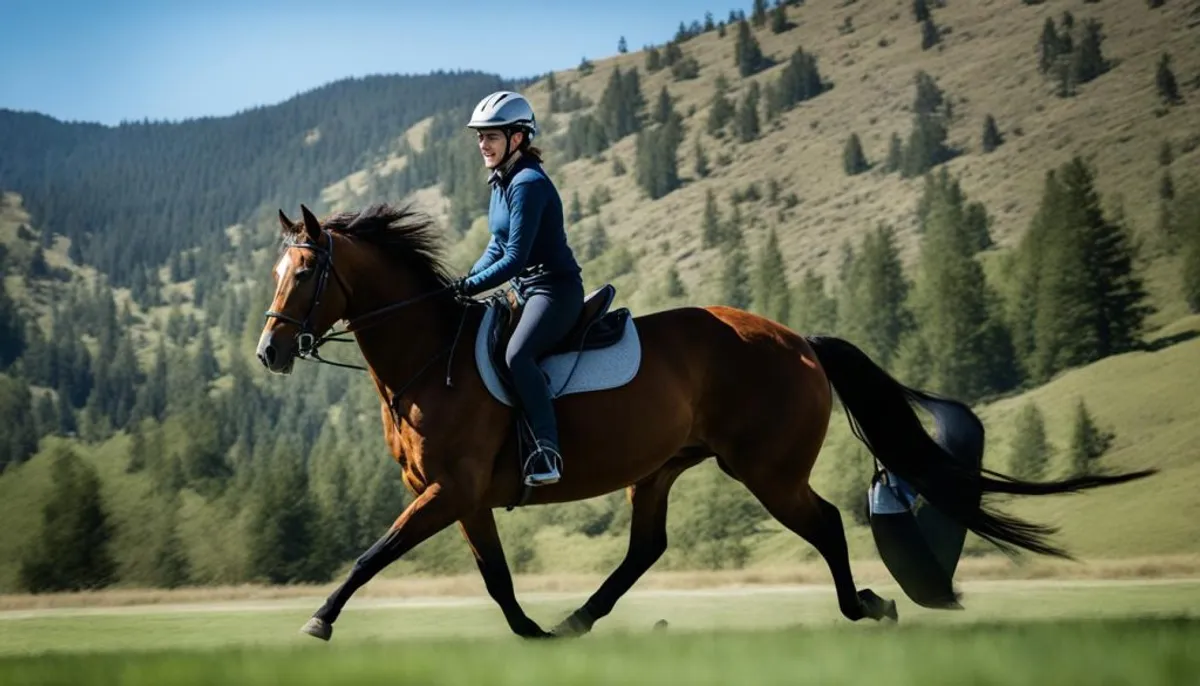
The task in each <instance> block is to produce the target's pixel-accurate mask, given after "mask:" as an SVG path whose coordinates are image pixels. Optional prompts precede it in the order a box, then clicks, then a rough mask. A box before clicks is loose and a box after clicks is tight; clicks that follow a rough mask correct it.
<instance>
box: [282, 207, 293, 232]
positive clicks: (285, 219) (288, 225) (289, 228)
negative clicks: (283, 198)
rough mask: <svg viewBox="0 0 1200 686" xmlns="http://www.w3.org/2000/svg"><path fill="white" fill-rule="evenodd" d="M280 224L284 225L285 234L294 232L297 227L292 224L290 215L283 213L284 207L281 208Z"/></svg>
mask: <svg viewBox="0 0 1200 686" xmlns="http://www.w3.org/2000/svg"><path fill="white" fill-rule="evenodd" d="M279 224H280V225H281V226H282V227H283V232H284V233H285V234H288V233H292V232H294V231H295V230H296V227H295V226H293V225H292V220H291V219H288V216H287V215H286V214H284V213H283V209H282V208H281V209H280V210H279Z"/></svg>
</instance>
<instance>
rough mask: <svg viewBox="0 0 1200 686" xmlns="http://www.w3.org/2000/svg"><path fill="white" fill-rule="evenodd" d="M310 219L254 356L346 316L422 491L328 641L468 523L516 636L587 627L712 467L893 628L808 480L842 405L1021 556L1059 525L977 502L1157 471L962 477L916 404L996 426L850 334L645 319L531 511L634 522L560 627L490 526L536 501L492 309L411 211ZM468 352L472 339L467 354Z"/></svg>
mask: <svg viewBox="0 0 1200 686" xmlns="http://www.w3.org/2000/svg"><path fill="white" fill-rule="evenodd" d="M301 212H302V217H303V219H302V220H301V221H299V222H293V221H292V220H290V219H289V218H288V217H287V216H286V215H285V214H284V213H283V211H282V210H280V212H279V220H280V223H281V226H282V245H281V249H280V253H281V254H280V258H279V261H278V263H277V265H276V267H275V269H274V276H273V278H274V282H275V294H274V298H273V300H272V302H271V306H270V310H268V311H267V313H266V314H267V322H266V324H265V325H264V328H263V331H262V335H261V337H260V339H259V343H258V348H257V354H258V357H259V359H260V360H261V361H262V363H263V365H264V366H265V367H266V368H267V369H268V370H269V371H271V372H275V373H288V372H290V371H291V370H292V367H293V365H294V362H295V360H296V358H297V357H301V358H314V359H317V360H321V358H320V356H319V354H318V353H317V349H318V348H319V347H320V344H321V343H322V342H324V341H325V340H328V339H330V338H331V337H333V336H335V334H327V332H329V331H330V330H331V329H332V327H333V326H334V325H335V324H336V323H337V322H339V321H343V320H344V321H346V322H347V324H346V331H349V332H352V333H353V334H354V337H355V340H356V342H357V344H358V346H359V349H360V351H361V353H362V356H363V359H364V360H365V362H366V364H367V367H365V368H364V369H367V370H368V372H369V374H370V377H371V379H372V380H373V381H374V383H375V386H376V389H377V390H378V393H379V398H380V412H381V417H382V421H383V433H384V438H385V442H386V444H387V446H388V448H389V450H390V452H391V454H392V455H393V456H394V458H395V459H396V461H397V462H398V463H399V465H400V467H401V473H402V478H403V481H404V483H405V485H406V486H407V487H408V488H409V489H410V490H411V491H412V493H413V494H414V496H415V499H414V500H413V501H412V502H411V503H410V504H409V506H408V507H407V508H406V509H405V510H404V511H403V513H401V514H400V516H399V518H398V519H396V520H395V522H394V523H393V524H392V525H391V526H390V528H389V529H388V530H387V532H386V533H385V534H384V535H383V536H382V537H381V538H380V539H379V540H378V541H377V542H375V543H374V544H373V545H372V546H371V547H370V548H369V549H368V550H366V551H365V552H364V553H363V554H362V555H361V556H359V557H358V559H357V560H356V561H355V562H354V564H353V566H352V568H351V570H350V571H349V573H348V576H347V577H346V578H345V579H344V581H343V582H342V583H341V584H340V585H339V586H338V587H337V588H336V590H334V592H333V593H332V594H330V595H329V597H328V598H327V600H326V601H325V603H324V604H323V605H322V606H321V607H320V608H319V609H318V610H317V611H316V612H315V613H314V614H313V616H312V618H311V619H309V620H308V622H307V623H306V624H305V625H304V627H303V628H302V629H301V631H302V632H303V633H307V634H310V635H312V636H316V637H318V638H321V639H324V640H329V639H330V638H331V636H332V632H333V623H334V622H335V621H336V620H337V618H338V616H339V615H340V614H341V612H342V609H343V607H344V606H345V605H346V603H347V601H348V600H349V599H350V597H351V596H352V594H353V593H354V592H355V591H356V590H357V589H358V588H360V587H361V586H362V585H363V584H365V583H367V582H368V581H369V580H370V579H371V578H372V577H373V576H374V575H375V574H376V573H378V572H379V571H380V570H381V569H383V568H384V567H386V566H387V565H388V564H390V563H392V562H393V561H395V560H396V559H398V558H399V557H400V556H402V555H404V554H405V553H406V552H407V551H409V550H411V549H412V548H413V547H414V546H417V545H418V544H420V543H421V542H422V541H424V540H426V539H428V538H429V537H431V536H433V535H434V534H436V533H438V532H439V531H442V530H443V529H445V528H446V527H448V526H451V525H453V524H455V523H457V524H458V526H459V527H460V528H461V532H462V534H463V536H464V537H465V539H466V542H467V544H468V546H469V547H470V549H471V552H472V553H473V554H474V557H475V561H476V563H477V565H478V567H479V572H480V574H481V575H482V577H483V581H484V583H485V585H486V588H487V592H488V594H489V595H490V596H491V597H492V599H493V600H494V601H495V602H496V603H497V605H499V607H500V610H501V611H502V612H503V614H504V618H505V619H506V620H507V622H508V626H509V627H510V628H511V630H512V631H513V632H514V633H515V634H517V635H518V636H522V637H526V638H542V637H549V636H577V635H581V634H584V633H586V632H588V631H590V630H591V629H592V626H593V624H594V623H595V622H596V621H598V620H599V619H601V618H602V617H604V616H606V615H608V614H609V613H610V612H611V611H612V610H613V607H614V605H615V604H616V602H617V600H618V599H619V598H620V597H621V596H622V595H624V594H625V593H626V592H627V591H628V590H629V589H630V588H631V587H632V586H633V585H634V583H635V582H636V581H637V580H638V578H639V577H641V575H642V574H644V573H645V572H646V571H647V570H648V569H649V568H650V567H651V566H652V565H653V564H654V563H655V561H656V560H658V558H659V557H660V556H661V555H662V554H663V552H664V551H665V550H666V547H667V529H666V522H667V496H668V493H669V492H670V490H671V485H672V484H673V483H675V480H676V479H677V478H678V477H679V475H680V474H682V473H683V472H684V471H685V470H687V469H689V468H691V467H694V466H696V465H697V464H700V463H701V462H703V461H704V460H707V459H710V458H711V459H716V461H717V464H718V465H719V467H720V468H721V469H722V470H723V471H724V472H725V473H727V474H729V475H730V476H731V477H733V478H734V479H735V480H737V481H739V482H740V483H741V484H742V485H744V486H745V487H746V488H747V489H749V490H750V492H751V493H752V494H753V495H754V496H755V497H756V498H757V499H758V500H759V501H760V502H761V503H762V505H763V506H764V507H765V508H766V510H767V512H769V513H770V514H771V515H772V516H773V517H775V518H776V519H778V520H779V521H780V522H781V523H782V524H783V525H784V526H786V527H787V528H788V529H790V530H791V531H793V532H795V533H796V534H798V535H799V536H800V537H801V538H803V539H805V540H806V541H808V542H809V543H810V544H812V545H813V546H814V547H815V548H816V549H817V551H818V552H820V554H821V555H822V556H823V557H824V559H825V561H826V563H827V564H828V566H829V571H830V572H831V574H832V577H833V582H834V587H835V592H836V595H837V601H838V607H839V609H840V610H841V612H842V614H843V615H844V616H845V617H846V618H848V619H850V620H860V619H863V618H871V619H875V620H881V619H884V618H890V619H893V620H894V619H897V613H896V606H895V603H894V602H893V601H891V600H886V599H884V598H881V597H879V596H878V595H876V594H875V593H874V592H872V591H871V590H870V589H862V590H858V589H857V588H856V586H855V583H854V578H853V576H852V575H851V570H850V561H849V554H848V552H847V545H846V538H845V533H844V531H843V527H842V521H841V515H840V513H839V511H838V509H837V508H836V507H835V506H834V505H832V504H831V503H829V502H828V501H827V500H825V499H824V498H822V497H821V496H820V495H818V494H817V493H816V492H814V491H813V489H812V487H811V486H810V485H809V476H810V474H811V471H812V468H813V464H814V462H815V461H816V458H817V454H818V452H819V451H820V449H821V446H822V443H823V442H824V440H825V435H826V431H827V428H828V423H829V420H830V416H831V410H832V403H833V394H834V393H835V392H836V394H837V395H838V397H839V398H840V399H841V402H842V404H843V406H844V408H845V409H846V413H847V415H848V416H849V417H850V420H851V422H852V426H853V427H854V429H855V433H856V435H857V436H858V438H859V439H860V440H862V441H863V443H865V444H866V446H867V447H868V448H869V449H870V451H871V453H872V454H873V455H874V457H875V458H876V459H877V460H878V461H879V462H880V463H881V464H882V465H883V466H884V467H885V468H886V469H888V470H890V471H892V472H894V473H895V474H897V475H899V476H900V477H901V478H903V479H904V480H906V481H907V482H908V483H910V484H912V486H913V487H914V488H915V489H916V490H917V491H918V492H919V493H921V494H922V495H923V496H924V497H925V498H926V499H927V500H928V502H929V503H931V504H932V505H933V506H934V507H936V508H938V509H939V510H941V511H942V512H945V513H946V514H947V515H948V516H949V517H950V518H952V519H953V520H955V521H957V522H959V523H960V524H961V525H963V526H965V527H966V528H968V529H969V530H971V531H974V532H975V533H976V534H978V535H979V536H981V537H983V538H985V539H986V540H988V541H990V542H992V543H993V544H995V545H997V546H998V547H1000V548H1001V549H1003V550H1005V551H1008V552H1013V551H1015V549H1016V548H1024V549H1027V550H1030V551H1033V552H1036V553H1040V554H1047V555H1058V556H1063V557H1069V555H1068V554H1067V553H1066V552H1065V551H1063V550H1061V549H1059V548H1057V547H1055V546H1054V545H1052V544H1051V543H1049V542H1048V541H1047V540H1046V539H1047V537H1048V536H1049V535H1050V534H1052V533H1053V532H1054V529H1052V528H1049V527H1045V526H1040V525H1037V524H1032V523H1028V522H1024V521H1021V520H1019V519H1016V518H1014V517H1011V516H1008V515H1005V514H1002V513H998V512H995V511H993V510H991V509H989V508H988V506H987V504H986V503H985V502H984V501H983V499H982V497H983V496H985V495H990V494H1025V495H1039V494H1053V493H1069V492H1074V491H1081V490H1085V489H1090V488H1095V487H1098V486H1103V485H1110V484H1116V483H1121V482H1125V481H1129V480H1132V479H1137V478H1141V477H1144V476H1147V475H1149V474H1151V473H1153V470H1147V471H1141V472H1134V473H1127V474H1119V475H1109V476H1085V477H1080V478H1072V479H1065V480H1061V481H1053V482H1046V483H1034V482H1028V481H1022V480H1018V479H1015V478H1012V477H1008V476H1005V475H1003V474H998V473H996V472H992V471H990V470H985V469H980V468H978V467H971V468H964V467H963V466H961V464H960V463H959V462H957V461H955V460H954V459H952V457H951V455H949V454H948V453H947V452H946V450H945V449H943V448H942V447H941V446H940V445H939V444H938V443H937V442H935V440H934V439H933V438H932V437H931V436H930V434H929V433H927V432H926V430H925V429H924V428H923V426H922V424H921V422H920V418H919V416H918V415H917V414H916V412H915V410H914V407H913V405H914V404H919V405H921V406H922V407H924V408H925V409H927V410H928V411H930V412H931V413H932V414H933V415H934V416H935V418H938V419H939V420H945V421H950V420H952V421H954V422H956V423H957V426H958V427H959V430H965V431H968V432H978V438H979V439H980V441H982V432H983V425H982V424H981V423H980V422H979V420H978V418H977V417H976V416H975V415H974V414H973V413H972V412H971V411H970V409H968V408H967V407H966V406H965V405H963V404H962V403H958V402H957V401H954V400H951V399H945V398H940V397H938V396H934V395H932V394H929V393H925V392H923V391H919V390H915V389H911V388H908V387H906V386H904V385H902V384H901V383H899V382H898V381H896V380H895V379H894V378H892V377H891V376H890V375H888V373H887V372H885V371H884V370H883V369H882V368H880V367H879V366H878V365H877V364H875V363H874V362H873V361H872V360H871V359H869V358H868V356H867V355H866V354H864V353H863V352H862V351H861V350H859V349H858V348H857V347H855V346H854V345H852V344H851V343H849V342H847V341H845V340H842V339H839V338H835V337H829V336H802V335H800V334H797V333H796V332H793V331H792V330H790V329H788V328H787V327H785V326H782V325H780V324H777V323H775V322H773V321H771V320H768V319H766V318H763V317H759V316H756V315H754V314H751V313H749V312H745V311H741V310H738V309H733V308H729V307H680V308H676V309H670V310H666V311H660V312H656V313H652V314H646V315H641V316H637V317H635V318H634V321H635V322H636V328H637V333H638V336H639V339H640V343H641V350H642V352H641V361H640V367H639V368H638V370H637V372H636V375H634V377H633V378H632V380H630V381H629V382H628V383H625V384H624V385H622V386H620V387H618V388H613V389H609V390H603V391H596V392H587V393H578V394H574V395H566V396H561V397H558V398H557V399H556V400H555V401H554V404H555V409H556V412H557V417H558V421H559V426H560V433H561V447H562V449H563V456H564V467H565V469H564V472H563V478H562V480H561V481H559V482H557V483H555V484H553V485H547V486H541V487H538V488H535V489H532V492H529V493H528V502H527V504H529V505H542V504H548V503H562V502H568V501H575V500H582V499H587V498H593V497H597V496H601V495H604V494H607V493H610V492H613V491H615V490H619V489H623V488H624V489H628V496H629V500H630V503H631V506H632V522H631V525H630V536H629V547H628V551H627V553H626V555H625V558H624V559H623V560H622V561H621V563H620V564H619V565H618V566H617V568H616V569H615V570H614V571H613V572H612V573H611V575H610V576H608V577H607V579H606V580H605V581H604V582H603V584H602V585H601V586H600V588H599V589H598V590H597V591H596V592H595V593H594V594H593V595H592V596H591V597H589V598H588V600H587V601H586V602H585V603H584V604H583V605H582V606H581V607H579V608H578V609H577V610H575V611H574V612H573V613H572V614H571V615H569V616H568V617H567V618H566V619H564V620H563V621H562V622H561V623H560V624H559V625H558V626H557V627H556V628H555V629H554V630H553V632H547V631H544V630H543V629H542V628H541V627H540V626H538V624H537V623H536V622H534V621H533V620H532V619H530V618H529V617H528V616H527V615H526V614H525V611H524V610H523V609H522V608H521V606H520V604H519V603H518V602H517V599H516V596H515V593H514V590H513V583H512V577H511V576H510V572H509V567H508V563H507V561H506V559H505V555H504V550H503V548H502V546H501V542H500V537H499V535H498V534H497V530H496V522H495V519H494V518H493V514H492V511H493V509H495V508H499V507H506V506H510V505H511V504H512V503H514V502H516V501H518V499H519V498H520V497H521V494H522V490H523V489H524V488H525V487H524V485H523V483H522V481H521V474H520V469H519V461H518V460H517V458H516V457H515V453H514V452H513V451H514V450H515V444H514V437H513V435H514V431H513V426H514V424H513V421H512V417H513V415H512V413H513V411H514V410H513V408H511V407H508V406H507V405H505V404H503V403H501V402H498V401H497V400H496V399H495V398H494V397H493V396H492V395H491V394H490V393H489V392H488V390H487V389H486V388H485V386H484V383H483V382H482V381H481V379H480V374H479V373H478V370H477V367H476V365H475V359H474V358H473V357H472V356H471V355H470V354H469V351H466V352H464V351H463V348H464V347H467V348H469V347H470V345H469V342H472V341H474V340H475V335H476V333H477V332H478V330H479V327H480V321H481V318H482V314H481V312H482V310H483V309H484V308H482V307H479V306H478V305H479V303H478V302H476V301H470V302H461V301H459V300H458V299H456V298H455V297H453V296H452V295H451V293H452V290H451V288H450V285H451V283H452V278H453V277H452V274H451V272H450V269H449V268H448V266H447V265H446V263H445V262H444V261H443V260H442V257H441V247H442V243H441V237H442V234H441V232H440V231H439V230H437V229H436V228H435V226H434V224H433V222H432V221H431V220H430V219H429V218H428V217H426V216H425V215H423V214H421V213H418V212H416V211H414V210H412V209H411V207H409V206H405V207H401V208H395V207H392V206H388V205H377V206H372V207H370V208H367V209H365V210H363V211H361V212H347V213H340V214H337V215H334V216H331V217H329V218H327V219H326V221H325V222H324V223H322V222H321V221H320V220H318V218H317V217H316V216H315V215H314V214H313V213H312V212H311V211H310V210H309V209H308V208H307V207H305V206H303V205H302V206H301ZM339 333H341V332H339ZM460 339H461V340H462V341H466V342H467V343H464V345H461V346H460V345H458V342H459V340H460ZM443 367H444V369H445V370H446V375H445V378H442V377H443V375H442V374H441V373H440V370H441V369H442V368H443ZM434 368H437V369H439V373H432V370H433V369H434ZM864 496H865V484H864Z"/></svg>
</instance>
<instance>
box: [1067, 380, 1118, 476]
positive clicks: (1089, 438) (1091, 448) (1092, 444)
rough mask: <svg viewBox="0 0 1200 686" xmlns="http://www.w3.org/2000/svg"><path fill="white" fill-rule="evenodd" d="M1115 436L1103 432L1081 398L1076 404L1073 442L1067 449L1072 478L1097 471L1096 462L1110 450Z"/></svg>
mask: <svg viewBox="0 0 1200 686" xmlns="http://www.w3.org/2000/svg"><path fill="white" fill-rule="evenodd" d="M1114 437H1115V436H1114V435H1113V434H1112V433H1110V432H1106V431H1101V430H1100V428H1099V427H1097V426H1096V421H1095V420H1094V419H1092V414H1091V412H1089V411H1088V408H1087V404H1086V403H1084V401H1083V399H1082V398H1080V399H1079V402H1077V403H1076V404H1075V419H1074V422H1073V423H1072V425H1071V442H1070V444H1069V445H1068V447H1067V471H1068V473H1069V475H1070V476H1086V475H1088V474H1092V473H1094V472H1095V471H1096V469H1095V467H1094V466H1093V465H1094V464H1095V462H1094V461H1095V460H1096V459H1097V458H1099V457H1100V456H1101V455H1103V454H1104V453H1105V451H1107V450H1108V447H1109V446H1110V445H1112V441H1113V438H1114Z"/></svg>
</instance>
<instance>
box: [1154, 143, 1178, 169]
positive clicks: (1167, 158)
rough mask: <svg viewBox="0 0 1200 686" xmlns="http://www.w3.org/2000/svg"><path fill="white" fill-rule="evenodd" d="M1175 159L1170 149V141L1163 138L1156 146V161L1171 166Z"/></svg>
mask: <svg viewBox="0 0 1200 686" xmlns="http://www.w3.org/2000/svg"><path fill="white" fill-rule="evenodd" d="M1174 161H1175V153H1174V151H1173V150H1172V149H1171V141H1168V140H1164V141H1163V142H1162V145H1161V146H1159V148H1158V163H1159V164H1160V165H1162V166H1164V167H1169V166H1171V163H1172V162H1174Z"/></svg>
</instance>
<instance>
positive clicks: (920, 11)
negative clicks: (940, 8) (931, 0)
mask: <svg viewBox="0 0 1200 686" xmlns="http://www.w3.org/2000/svg"><path fill="white" fill-rule="evenodd" d="M912 11H913V18H914V19H916V21H917V23H920V22H923V21H926V20H927V19H929V17H930V14H929V5H927V4H925V0H913V8H912Z"/></svg>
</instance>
